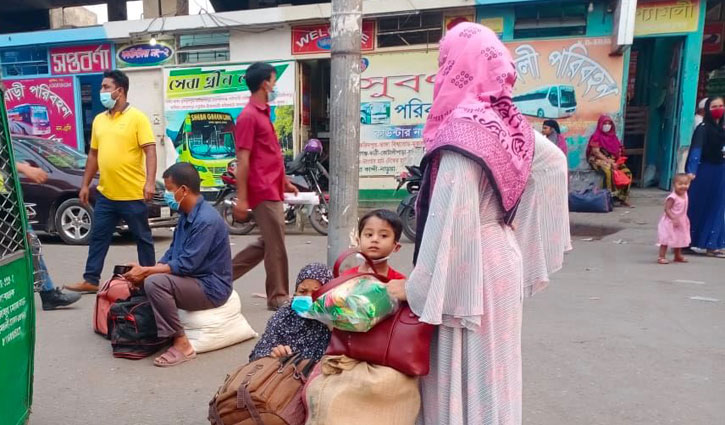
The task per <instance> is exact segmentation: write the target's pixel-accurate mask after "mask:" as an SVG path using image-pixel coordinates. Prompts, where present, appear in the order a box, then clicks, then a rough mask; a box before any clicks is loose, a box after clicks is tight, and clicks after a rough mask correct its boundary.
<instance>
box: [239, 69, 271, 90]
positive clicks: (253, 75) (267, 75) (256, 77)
mask: <svg viewBox="0 0 725 425" xmlns="http://www.w3.org/2000/svg"><path fill="white" fill-rule="evenodd" d="M275 73H276V71H275V70H274V67H273V66H272V65H270V64H268V63H264V62H255V63H253V64H251V65H250V66H249V68H247V72H246V74H244V81H246V82H247V87H248V88H249V92H250V93H256V92H257V90H259V89H260V87H262V83H264V82H265V81H269V80H270V79H271V78H272V74H275Z"/></svg>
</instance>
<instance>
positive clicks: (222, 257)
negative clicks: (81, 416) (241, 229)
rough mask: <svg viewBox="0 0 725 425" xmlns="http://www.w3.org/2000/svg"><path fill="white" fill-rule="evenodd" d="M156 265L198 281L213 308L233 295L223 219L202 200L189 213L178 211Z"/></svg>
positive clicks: (227, 240)
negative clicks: (171, 235)
mask: <svg viewBox="0 0 725 425" xmlns="http://www.w3.org/2000/svg"><path fill="white" fill-rule="evenodd" d="M159 263H163V264H167V265H168V266H169V268H171V273H173V274H175V275H178V276H189V277H193V278H196V279H198V280H199V281H200V282H201V284H202V286H203V288H204V293H205V294H206V296H207V297H208V298H209V300H211V302H212V303H214V305H217V306H219V305H222V304H224V303H225V302H226V300H227V299H228V298H229V295H230V294H231V293H232V253H231V249H230V247H229V232H228V230H227V225H226V223H224V219H222V217H221V216H220V215H219V213H218V212H217V211H216V210H215V209H214V207H212V206H211V205H209V204H208V203H207V202H206V201H204V200H203V199H202V198H201V197H200V198H199V201H198V202H197V203H196V205H195V206H194V209H193V210H192V211H191V213H189V214H185V213H183V212H181V213H180V214H179V223H178V224H177V226H176V230H175V231H174V238H173V240H172V241H171V246H170V247H169V249H168V250H167V251H166V253H165V254H164V256H163V257H161V259H160V260H159Z"/></svg>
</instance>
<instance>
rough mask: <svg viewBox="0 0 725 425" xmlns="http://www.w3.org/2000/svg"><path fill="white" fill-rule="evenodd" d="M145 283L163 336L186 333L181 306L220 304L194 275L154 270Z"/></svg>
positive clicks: (204, 307) (189, 308) (196, 307)
mask: <svg viewBox="0 0 725 425" xmlns="http://www.w3.org/2000/svg"><path fill="white" fill-rule="evenodd" d="M143 287H144V291H145V292H146V296H147V297H148V299H149V302H150V303H151V308H153V310H154V317H155V318H156V331H157V332H158V336H159V337H160V338H166V337H177V336H181V335H184V327H183V326H182V325H181V321H180V320H179V309H182V310H186V311H198V310H208V309H211V308H215V307H216V306H215V305H214V303H212V302H211V301H210V300H209V298H207V297H206V294H205V293H204V289H203V288H202V287H201V283H200V282H199V281H198V280H196V279H194V278H193V277H186V276H176V275H173V274H153V275H151V276H149V277H147V278H146V280H145V281H144V284H143Z"/></svg>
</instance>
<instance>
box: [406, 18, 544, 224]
mask: <svg viewBox="0 0 725 425" xmlns="http://www.w3.org/2000/svg"><path fill="white" fill-rule="evenodd" d="M438 64H439V69H438V74H437V75H436V79H435V86H434V89H433V106H432V108H431V111H430V115H429V116H428V121H427V122H426V125H425V129H424V130H423V139H424V141H425V147H426V157H425V158H424V160H423V166H424V167H426V166H427V165H428V164H430V165H431V167H430V168H431V169H430V170H428V172H427V173H426V174H428V178H429V180H430V182H429V184H428V185H426V184H425V183H426V182H425V181H424V183H423V184H424V186H428V188H427V189H428V190H427V191H424V190H423V189H421V195H422V199H421V201H420V204H419V206H420V207H421V213H423V214H424V213H425V212H426V211H423V210H424V209H425V203H426V198H427V197H430V195H431V194H432V189H433V185H434V184H435V174H436V169H437V162H438V157H439V154H440V152H441V150H444V149H448V150H453V151H456V152H459V153H461V154H463V155H466V156H468V157H469V158H471V159H473V160H475V161H476V162H478V163H479V164H480V165H481V166H482V167H483V168H484V170H485V171H486V174H487V176H488V178H489V180H491V182H492V184H493V186H494V187H495V188H496V191H497V193H498V195H499V199H500V201H501V206H502V208H503V210H504V212H505V216H506V222H507V223H510V222H511V221H512V220H513V216H514V214H515V211H516V207H517V205H518V203H519V201H520V199H521V195H522V194H523V192H524V188H525V187H526V181H527V180H528V178H529V174H530V172H531V164H532V161H533V157H534V131H533V129H532V128H531V126H530V125H529V123H528V122H527V121H526V120H525V119H524V117H523V116H522V115H521V113H520V112H519V110H518V109H517V108H516V106H515V105H514V104H513V102H512V100H511V94H512V93H513V85H514V82H515V81H516V69H515V67H514V63H513V60H512V59H511V54H510V53H509V51H508V50H507V49H506V47H504V45H503V43H501V41H500V40H499V39H498V37H496V34H494V33H493V31H491V30H490V29H488V28H486V27H484V26H481V25H478V24H473V23H461V24H458V25H456V26H455V27H454V28H453V29H451V30H450V31H448V33H447V34H446V36H445V37H444V38H443V40H442V41H441V43H440V56H439V60H438ZM426 168H427V167H426ZM421 217H424V215H421ZM421 221H424V220H421ZM421 233H422V232H421Z"/></svg>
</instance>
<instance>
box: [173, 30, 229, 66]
mask: <svg viewBox="0 0 725 425" xmlns="http://www.w3.org/2000/svg"><path fill="white" fill-rule="evenodd" d="M176 56H177V60H178V63H179V64H189V63H210V62H229V33H211V34H186V35H180V36H179V49H178V50H177V52H176Z"/></svg>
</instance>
